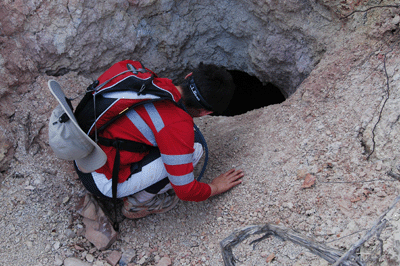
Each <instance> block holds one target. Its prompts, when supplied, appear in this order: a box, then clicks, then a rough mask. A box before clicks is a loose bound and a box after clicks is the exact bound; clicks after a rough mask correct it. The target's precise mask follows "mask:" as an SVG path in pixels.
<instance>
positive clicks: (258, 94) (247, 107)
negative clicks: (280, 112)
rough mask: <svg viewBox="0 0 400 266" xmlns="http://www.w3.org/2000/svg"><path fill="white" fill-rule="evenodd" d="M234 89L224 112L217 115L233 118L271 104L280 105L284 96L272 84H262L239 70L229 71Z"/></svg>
mask: <svg viewBox="0 0 400 266" xmlns="http://www.w3.org/2000/svg"><path fill="white" fill-rule="evenodd" d="M229 72H230V73H231V75H232V77H233V82H234V83H235V86H236V89H235V93H234V95H233V98H232V100H231V102H230V104H229V106H228V108H227V110H225V112H223V113H222V114H218V115H224V116H235V115H240V114H243V113H246V112H248V111H251V110H254V109H258V108H261V107H264V106H268V105H271V104H277V103H281V102H283V101H284V100H285V96H284V95H283V94H282V92H281V90H280V89H279V88H278V87H276V86H274V85H273V84H272V83H267V84H263V83H262V82H261V81H260V80H259V79H258V78H257V77H254V76H250V75H249V74H247V73H246V72H243V71H239V70H229Z"/></svg>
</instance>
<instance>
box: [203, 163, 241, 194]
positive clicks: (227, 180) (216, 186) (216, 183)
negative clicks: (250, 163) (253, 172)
mask: <svg viewBox="0 0 400 266" xmlns="http://www.w3.org/2000/svg"><path fill="white" fill-rule="evenodd" d="M243 176H244V174H243V172H242V170H235V169H231V170H229V171H228V172H226V173H223V174H221V175H219V176H218V177H216V178H215V179H214V180H213V181H212V182H211V184H210V187H211V196H215V195H218V194H221V193H224V192H225V191H228V190H229V189H231V188H233V187H234V186H236V185H239V184H240V183H242V180H241V178H242V177H243ZM211 196H210V197H211Z"/></svg>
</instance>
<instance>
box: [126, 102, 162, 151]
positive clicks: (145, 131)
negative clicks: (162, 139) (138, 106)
mask: <svg viewBox="0 0 400 266" xmlns="http://www.w3.org/2000/svg"><path fill="white" fill-rule="evenodd" d="M126 117H128V119H129V120H131V122H132V124H134V125H135V126H136V128H137V129H138V130H139V131H140V133H142V135H143V136H144V137H145V138H146V139H147V140H148V141H149V142H150V143H151V144H152V145H153V146H157V142H156V138H155V137H154V134H153V131H151V129H150V127H149V126H148V125H147V124H146V122H144V120H143V119H142V118H141V117H140V115H139V114H138V113H137V112H136V111H135V110H130V111H128V112H127V113H126Z"/></svg>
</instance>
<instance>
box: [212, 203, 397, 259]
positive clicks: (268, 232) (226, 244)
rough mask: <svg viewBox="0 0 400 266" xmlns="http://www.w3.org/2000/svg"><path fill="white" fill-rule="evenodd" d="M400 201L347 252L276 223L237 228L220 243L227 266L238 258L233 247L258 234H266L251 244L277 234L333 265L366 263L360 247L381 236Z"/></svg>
mask: <svg viewBox="0 0 400 266" xmlns="http://www.w3.org/2000/svg"><path fill="white" fill-rule="evenodd" d="M399 201H400V196H398V197H397V198H396V199H395V200H394V202H393V204H392V205H391V206H390V207H389V208H388V209H387V210H386V211H385V212H384V213H383V214H382V215H381V216H380V217H379V219H377V220H376V221H375V223H374V225H373V226H372V228H371V229H370V230H368V232H367V233H366V234H365V235H364V236H363V237H362V238H361V239H360V240H359V241H357V242H356V243H355V244H354V245H353V246H352V247H351V248H350V249H349V250H348V251H347V252H345V253H343V252H342V251H340V250H336V249H333V248H330V247H327V246H325V245H324V244H321V243H315V242H314V241H312V240H310V239H309V238H307V237H304V236H302V235H300V234H299V233H297V232H295V231H293V230H291V229H288V228H285V227H282V226H278V225H274V224H266V225H252V226H247V227H245V228H242V229H239V230H235V231H234V232H233V233H232V234H231V235H230V236H228V237H227V238H225V239H224V240H222V241H221V243H220V246H221V249H222V257H223V259H224V263H225V266H235V262H236V259H235V257H234V255H233V251H232V248H234V247H235V246H236V245H238V244H239V243H241V242H242V241H244V240H245V239H247V238H248V237H250V236H251V235H256V234H264V235H263V236H262V237H260V238H258V239H256V240H254V241H252V242H251V243H250V244H254V243H258V242H260V241H262V240H264V239H265V238H267V237H269V236H276V237H278V238H280V239H282V240H283V241H286V240H289V241H291V242H293V243H295V244H298V245H301V246H303V247H305V248H308V249H309V250H310V251H311V252H312V253H314V254H316V255H318V256H320V257H321V258H323V259H325V260H326V261H328V262H329V263H334V264H333V266H340V265H343V266H352V265H359V266H360V265H361V266H362V265H365V264H364V263H363V262H362V261H361V259H360V257H359V256H358V255H356V252H357V250H358V248H360V247H361V246H362V245H363V244H364V243H365V242H366V241H368V239H370V238H371V237H372V236H374V235H378V236H379V234H380V233H381V232H382V230H383V229H384V227H385V225H386V223H387V220H386V219H385V216H386V215H387V214H388V213H389V212H390V211H391V210H392V209H393V208H394V207H395V206H396V204H397V203H398V202H399Z"/></svg>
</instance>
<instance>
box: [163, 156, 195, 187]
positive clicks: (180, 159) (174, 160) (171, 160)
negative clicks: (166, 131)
mask: <svg viewBox="0 0 400 266" xmlns="http://www.w3.org/2000/svg"><path fill="white" fill-rule="evenodd" d="M161 159H162V160H163V162H164V164H166V165H171V166H176V165H183V164H188V163H193V153H190V154H180V155H166V154H161ZM168 177H169V180H170V181H171V183H172V184H174V185H176V186H183V185H186V184H189V183H190V182H192V181H193V180H194V175H193V172H191V173H189V174H186V175H181V176H175V175H170V174H168Z"/></svg>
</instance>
